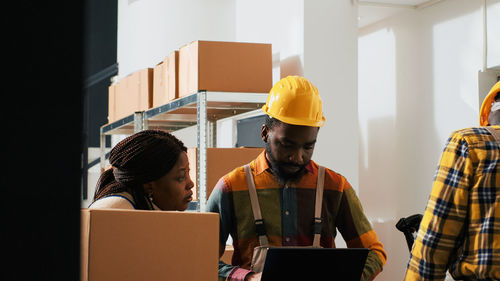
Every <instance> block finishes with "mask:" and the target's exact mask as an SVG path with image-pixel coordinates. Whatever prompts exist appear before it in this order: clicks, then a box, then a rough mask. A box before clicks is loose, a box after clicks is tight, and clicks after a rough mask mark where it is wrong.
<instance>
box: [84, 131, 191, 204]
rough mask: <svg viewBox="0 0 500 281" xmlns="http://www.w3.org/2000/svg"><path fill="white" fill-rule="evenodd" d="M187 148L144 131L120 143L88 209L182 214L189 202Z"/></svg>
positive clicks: (160, 133) (163, 133) (170, 137)
mask: <svg viewBox="0 0 500 281" xmlns="http://www.w3.org/2000/svg"><path fill="white" fill-rule="evenodd" d="M186 152H187V148H186V147H185V146H184V144H183V143H182V142H181V141H180V140H178V139H177V138H176V137H175V136H173V135H172V134H170V133H168V132H166V131H162V130H144V131H141V132H138V133H135V134H133V135H131V136H129V137H127V138H125V139H124V140H122V141H120V142H119V143H118V144H117V145H116V146H115V147H113V149H112V150H111V152H110V154H109V163H110V164H111V168H109V169H107V170H106V171H104V172H103V173H102V174H101V176H100V178H99V180H98V182H97V186H96V192H95V195H94V200H93V202H92V204H91V205H90V206H89V208H90V209H110V208H111V209H140V210H165V211H167V210H169V211H184V210H186V209H187V207H188V205H189V202H190V201H191V200H192V199H193V198H192V195H193V192H192V190H191V189H192V188H193V187H194V183H193V181H192V180H191V178H190V176H189V162H188V157H187V153H186Z"/></svg>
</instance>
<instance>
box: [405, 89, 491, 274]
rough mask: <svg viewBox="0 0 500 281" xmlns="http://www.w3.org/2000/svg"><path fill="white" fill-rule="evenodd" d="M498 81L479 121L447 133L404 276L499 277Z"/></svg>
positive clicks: (488, 97)
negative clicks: (477, 123)
mask: <svg viewBox="0 0 500 281" xmlns="http://www.w3.org/2000/svg"><path fill="white" fill-rule="evenodd" d="M499 93H500V82H497V83H496V84H495V85H494V86H493V88H492V89H491V91H490V92H489V94H488V96H487V97H486V98H485V99H484V101H483V104H482V106H481V111H480V116H479V124H480V125H481V127H473V128H465V129H461V130H458V131H455V132H453V133H452V134H451V136H450V138H449V140H448V143H447V144H446V148H445V149H444V151H443V153H442V156H441V161H440V163H439V166H438V170H437V173H436V175H435V179H434V184H433V187H432V192H431V195H430V197H429V202H428V203H427V208H426V210H425V213H424V216H423V218H422V221H421V223H420V229H419V230H418V235H417V238H416V240H415V243H414V246H413V249H412V251H411V256H410V261H409V263H408V268H407V270H406V277H405V280H407V281H409V280H443V279H444V278H445V275H446V271H449V273H450V274H451V276H452V277H453V278H454V279H456V280H500V126H499V125H500V94H499Z"/></svg>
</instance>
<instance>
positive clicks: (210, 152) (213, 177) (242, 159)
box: [187, 147, 264, 199]
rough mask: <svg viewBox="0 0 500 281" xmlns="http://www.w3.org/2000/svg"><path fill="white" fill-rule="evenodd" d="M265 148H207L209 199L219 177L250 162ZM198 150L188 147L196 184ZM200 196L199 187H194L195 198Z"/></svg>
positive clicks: (193, 178) (190, 173)
mask: <svg viewBox="0 0 500 281" xmlns="http://www.w3.org/2000/svg"><path fill="white" fill-rule="evenodd" d="M263 150H264V148H261V147H258V148H257V147H252V148H249V147H241V148H207V199H208V197H209V196H210V193H211V192H212V190H213V189H214V187H215V185H216V184H217V182H218V181H219V179H220V178H221V177H222V176H224V175H225V174H227V173H229V172H231V171H232V170H234V169H236V168H238V167H240V166H243V165H245V164H247V163H250V162H251V161H252V160H254V159H255V158H257V156H258V155H259V154H260V153H261V152H262V151H263ZM196 151H197V148H188V152H187V154H188V159H189V169H190V171H189V175H190V176H191V179H192V180H193V182H194V183H195V185H196V168H197V162H196ZM196 198H198V192H197V187H196V186H195V188H193V199H196Z"/></svg>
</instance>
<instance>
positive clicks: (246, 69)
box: [179, 41, 273, 97]
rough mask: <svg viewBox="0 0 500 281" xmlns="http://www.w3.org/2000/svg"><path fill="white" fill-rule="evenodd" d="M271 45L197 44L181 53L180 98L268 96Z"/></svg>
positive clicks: (192, 44) (191, 44)
mask: <svg viewBox="0 0 500 281" xmlns="http://www.w3.org/2000/svg"><path fill="white" fill-rule="evenodd" d="M272 78H273V77H272V49H271V44H260V43H240V42H218V41H194V42H192V43H190V44H187V45H185V46H183V47H181V48H180V49H179V96H180V97H184V96H187V95H190V94H193V93H195V92H197V91H198V90H207V91H221V92H249V93H251V92H256V93H267V92H269V90H270V89H271V87H272Z"/></svg>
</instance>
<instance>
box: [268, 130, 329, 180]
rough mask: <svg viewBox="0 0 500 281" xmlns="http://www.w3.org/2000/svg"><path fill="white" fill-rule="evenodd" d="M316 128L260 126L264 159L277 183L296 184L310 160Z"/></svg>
mask: <svg viewBox="0 0 500 281" xmlns="http://www.w3.org/2000/svg"><path fill="white" fill-rule="evenodd" d="M318 130H319V129H318V128H317V127H309V126H298V125H290V124H286V123H280V124H277V125H276V126H274V127H273V128H272V129H269V128H268V127H267V126H266V125H262V129H261V136H262V140H263V141H264V143H266V157H267V160H268V161H269V163H270V164H271V169H272V170H273V173H274V175H275V176H276V177H277V178H278V180H279V182H280V183H282V184H285V183H287V182H297V181H299V180H300V178H301V177H302V175H303V173H304V171H305V167H306V165H307V164H308V163H309V161H310V160H311V157H312V154H313V150H314V145H315V143H316V137H317V135H318Z"/></svg>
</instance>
